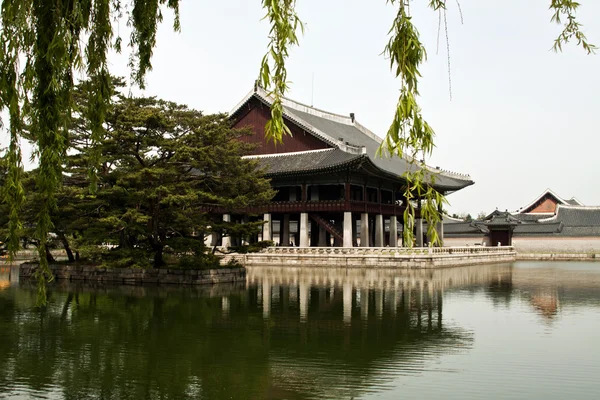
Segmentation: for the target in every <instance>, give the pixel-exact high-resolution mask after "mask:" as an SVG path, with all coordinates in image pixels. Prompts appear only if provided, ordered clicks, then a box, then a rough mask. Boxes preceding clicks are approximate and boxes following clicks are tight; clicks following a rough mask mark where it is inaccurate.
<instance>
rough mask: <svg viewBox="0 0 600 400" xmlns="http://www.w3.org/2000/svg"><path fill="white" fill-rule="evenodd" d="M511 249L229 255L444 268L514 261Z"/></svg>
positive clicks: (277, 261) (276, 250)
mask: <svg viewBox="0 0 600 400" xmlns="http://www.w3.org/2000/svg"><path fill="white" fill-rule="evenodd" d="M516 255H517V253H516V251H515V249H514V248H513V247H512V246H502V247H479V246H478V247H420V248H404V247H352V248H345V247H269V248H267V249H264V250H263V251H261V252H260V253H251V254H240V255H235V256H233V255H232V256H230V257H231V258H235V259H236V260H237V261H238V262H240V263H241V264H243V265H244V266H301V265H312V266H321V267H353V268H361V267H372V268H443V267H455V266H461V265H474V264H487V263H502V262H511V261H515V259H516Z"/></svg>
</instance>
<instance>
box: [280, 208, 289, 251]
mask: <svg viewBox="0 0 600 400" xmlns="http://www.w3.org/2000/svg"><path fill="white" fill-rule="evenodd" d="M279 231H280V235H281V240H280V242H281V243H280V245H281V246H284V247H287V246H289V245H290V214H283V220H282V221H281V226H280V227H279Z"/></svg>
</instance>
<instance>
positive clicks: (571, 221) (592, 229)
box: [540, 205, 600, 236]
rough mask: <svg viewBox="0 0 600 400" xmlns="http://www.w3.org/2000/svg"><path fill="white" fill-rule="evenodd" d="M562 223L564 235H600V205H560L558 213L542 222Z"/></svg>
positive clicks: (541, 222)
mask: <svg viewBox="0 0 600 400" xmlns="http://www.w3.org/2000/svg"><path fill="white" fill-rule="evenodd" d="M548 223H561V224H562V226H563V228H562V231H561V235H563V236H600V207H586V206H563V205H559V206H558V208H557V210H556V215H555V216H554V217H551V218H547V219H544V220H541V221H540V224H548Z"/></svg>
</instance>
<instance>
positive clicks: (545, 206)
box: [529, 197, 557, 213]
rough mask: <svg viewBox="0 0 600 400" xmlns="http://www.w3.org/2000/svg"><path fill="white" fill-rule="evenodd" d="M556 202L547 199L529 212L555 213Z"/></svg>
mask: <svg viewBox="0 0 600 400" xmlns="http://www.w3.org/2000/svg"><path fill="white" fill-rule="evenodd" d="M556 204H557V203H556V200H554V199H552V198H548V197H546V198H545V199H542V201H540V202H539V203H538V204H536V205H535V206H534V208H533V209H532V210H531V211H529V212H530V213H553V212H555V211H556Z"/></svg>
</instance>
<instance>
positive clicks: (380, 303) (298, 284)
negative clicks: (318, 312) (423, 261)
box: [247, 265, 511, 324]
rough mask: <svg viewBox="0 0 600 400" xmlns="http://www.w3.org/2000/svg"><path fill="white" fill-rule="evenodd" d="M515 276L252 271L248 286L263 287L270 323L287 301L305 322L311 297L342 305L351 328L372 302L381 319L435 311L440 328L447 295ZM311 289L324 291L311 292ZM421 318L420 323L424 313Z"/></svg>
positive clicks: (477, 269)
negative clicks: (275, 308) (412, 311)
mask: <svg viewBox="0 0 600 400" xmlns="http://www.w3.org/2000/svg"><path fill="white" fill-rule="evenodd" d="M510 273H511V269H510V266H508V265H499V266H494V265H487V266H483V265H479V266H472V267H459V268H445V269H436V270H423V269H403V270H401V269H355V268H349V269H346V268H320V267H273V268H271V267H248V268H247V284H248V285H250V286H251V285H257V286H258V288H259V290H258V301H259V303H261V304H262V308H263V316H264V317H265V318H268V317H269V315H270V313H271V308H272V306H273V302H282V301H283V300H282V298H287V301H288V302H290V303H292V304H296V303H297V305H298V308H299V316H300V319H301V320H305V319H306V317H307V314H308V309H309V304H310V303H311V301H312V297H311V296H318V302H319V303H322V302H323V301H324V299H334V298H339V299H341V303H342V304H343V320H344V322H346V323H350V322H351V321H352V316H353V315H354V311H355V310H353V308H356V312H357V313H358V314H360V316H361V318H362V319H366V318H368V310H369V307H370V305H369V303H370V302H372V303H373V304H374V306H373V308H374V314H375V316H376V317H378V318H381V316H382V314H383V313H384V312H389V313H390V314H392V315H394V314H396V312H397V311H398V307H400V306H404V307H407V309H408V310H410V309H416V310H423V309H428V310H432V309H434V308H436V309H437V311H438V314H439V316H438V324H441V313H442V310H441V307H442V296H443V291H444V290H445V289H447V288H457V287H467V286H472V285H481V284H486V283H488V282H490V281H502V280H506V279H510V276H509V275H510ZM312 287H319V288H320V289H318V290H316V291H315V290H311V288H312ZM324 288H326V289H324ZM430 314H431V313H430ZM418 315H419V317H420V313H418ZM430 316H431V315H430ZM428 323H429V324H431V323H432V321H431V320H430V321H428Z"/></svg>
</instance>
